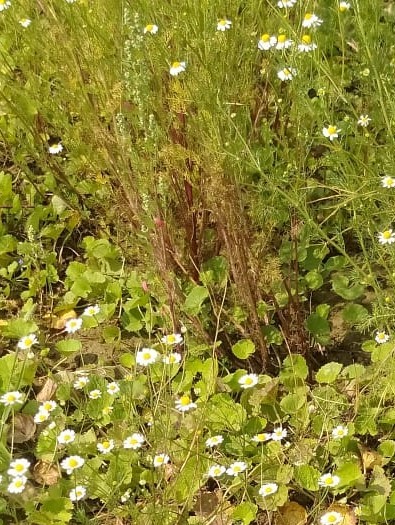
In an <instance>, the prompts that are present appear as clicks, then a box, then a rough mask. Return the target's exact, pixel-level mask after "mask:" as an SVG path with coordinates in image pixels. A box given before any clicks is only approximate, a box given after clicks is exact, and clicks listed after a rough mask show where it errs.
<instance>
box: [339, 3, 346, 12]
mask: <svg viewBox="0 0 395 525" xmlns="http://www.w3.org/2000/svg"><path fill="white" fill-rule="evenodd" d="M339 11H341V12H342V13H344V11H347V6H345V5H340V6H339Z"/></svg>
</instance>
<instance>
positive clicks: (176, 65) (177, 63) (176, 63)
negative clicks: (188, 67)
mask: <svg viewBox="0 0 395 525" xmlns="http://www.w3.org/2000/svg"><path fill="white" fill-rule="evenodd" d="M180 66H181V63H180V62H173V66H172V67H173V68H178V67H180Z"/></svg>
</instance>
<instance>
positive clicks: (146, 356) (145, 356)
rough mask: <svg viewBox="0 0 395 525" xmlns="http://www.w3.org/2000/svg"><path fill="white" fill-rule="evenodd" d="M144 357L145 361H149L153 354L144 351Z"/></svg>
mask: <svg viewBox="0 0 395 525" xmlns="http://www.w3.org/2000/svg"><path fill="white" fill-rule="evenodd" d="M143 359H144V360H145V361H148V359H151V354H150V353H149V352H144V354H143Z"/></svg>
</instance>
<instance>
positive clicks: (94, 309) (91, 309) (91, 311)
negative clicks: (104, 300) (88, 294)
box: [82, 304, 100, 317]
mask: <svg viewBox="0 0 395 525" xmlns="http://www.w3.org/2000/svg"><path fill="white" fill-rule="evenodd" d="M98 313H100V306H99V305H98V304H94V305H93V306H87V307H86V308H85V310H84V311H83V312H82V315H86V316H87V317H94V316H95V315H97V314H98Z"/></svg>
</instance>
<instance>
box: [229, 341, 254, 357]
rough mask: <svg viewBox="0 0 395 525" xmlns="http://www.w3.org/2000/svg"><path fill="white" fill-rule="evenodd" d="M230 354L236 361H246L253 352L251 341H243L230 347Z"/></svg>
mask: <svg viewBox="0 0 395 525" xmlns="http://www.w3.org/2000/svg"><path fill="white" fill-rule="evenodd" d="M232 352H233V354H234V355H235V356H236V357H237V358H238V359H248V358H249V357H250V355H252V354H253V353H254V352H255V345H254V343H253V342H252V341H251V339H243V340H242V341H237V343H236V344H234V345H233V346H232Z"/></svg>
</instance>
